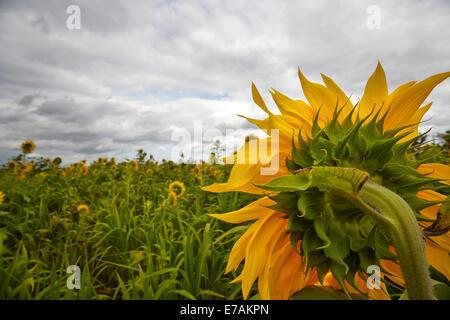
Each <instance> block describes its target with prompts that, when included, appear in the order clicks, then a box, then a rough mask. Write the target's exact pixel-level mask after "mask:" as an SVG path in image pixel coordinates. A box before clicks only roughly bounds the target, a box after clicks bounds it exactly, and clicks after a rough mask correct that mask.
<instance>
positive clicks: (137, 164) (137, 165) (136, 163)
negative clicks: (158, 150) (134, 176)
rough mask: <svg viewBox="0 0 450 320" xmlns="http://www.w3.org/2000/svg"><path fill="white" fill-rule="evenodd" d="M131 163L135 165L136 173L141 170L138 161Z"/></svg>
mask: <svg viewBox="0 0 450 320" xmlns="http://www.w3.org/2000/svg"><path fill="white" fill-rule="evenodd" d="M131 163H132V164H133V169H134V171H138V170H139V163H138V162H137V161H136V160H133V161H132V162H131Z"/></svg>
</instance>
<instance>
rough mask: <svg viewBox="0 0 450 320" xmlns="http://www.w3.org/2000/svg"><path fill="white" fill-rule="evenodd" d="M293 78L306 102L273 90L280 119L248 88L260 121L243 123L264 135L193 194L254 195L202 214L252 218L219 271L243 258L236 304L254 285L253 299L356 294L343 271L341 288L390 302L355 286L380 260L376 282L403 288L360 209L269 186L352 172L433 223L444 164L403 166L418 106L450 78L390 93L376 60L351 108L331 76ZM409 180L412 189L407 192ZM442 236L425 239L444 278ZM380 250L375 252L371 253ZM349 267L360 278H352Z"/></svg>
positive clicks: (445, 242) (315, 192)
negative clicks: (219, 178)
mask: <svg viewBox="0 0 450 320" xmlns="http://www.w3.org/2000/svg"><path fill="white" fill-rule="evenodd" d="M298 75H299V78H300V83H301V86H302V89H303V93H304V96H305V98H306V100H307V101H303V100H296V99H291V98H289V97H287V96H285V95H283V94H282V93H280V92H278V91H276V90H272V91H271V92H270V93H271V95H272V97H273V99H274V101H275V103H276V105H277V107H278V109H279V111H280V113H281V114H274V113H273V112H271V111H270V110H269V109H268V108H267V106H266V104H265V102H264V101H263V99H262V97H261V95H260V94H259V92H258V90H257V89H256V87H255V85H253V84H252V94H253V100H254V101H255V103H256V104H257V105H258V106H259V107H260V108H261V109H262V110H263V111H264V112H265V113H266V114H267V118H266V119H263V120H256V119H250V118H246V119H247V120H248V121H249V122H251V123H252V124H255V125H256V126H258V127H259V128H261V129H263V130H266V131H265V133H267V134H268V135H269V137H268V138H264V139H260V138H256V139H250V138H249V139H246V142H245V144H244V146H243V147H242V148H241V149H240V150H239V151H238V152H236V153H235V154H234V155H231V156H230V157H228V158H226V159H225V160H227V161H226V163H230V162H232V163H234V166H233V169H232V171H231V173H230V176H229V178H228V181H227V182H226V183H215V184H212V185H210V186H207V187H203V188H202V189H203V190H206V191H211V192H230V191H240V192H246V193H252V194H258V195H261V198H260V199H259V200H257V201H255V202H253V203H251V204H249V205H248V206H246V207H244V208H242V209H240V210H236V211H233V212H230V213H226V214H211V216H213V217H215V218H217V219H220V220H223V221H226V222H229V223H242V222H246V221H251V220H254V223H253V224H252V225H250V227H249V228H248V229H247V231H246V232H245V233H244V234H243V235H242V237H241V238H240V239H239V240H238V241H237V242H236V243H235V245H234V246H233V249H232V251H231V254H230V256H229V259H228V265H227V268H226V272H227V273H228V272H230V271H232V270H237V268H238V266H239V265H240V264H241V262H242V261H244V260H245V261H244V268H243V269H242V272H241V274H240V275H239V276H238V278H237V279H235V280H234V282H241V283H242V291H243V295H244V298H246V297H247V296H248V295H249V293H250V290H251V288H252V286H253V283H254V282H255V280H256V279H258V291H259V293H260V297H261V298H262V299H288V298H290V297H291V296H292V295H293V294H294V293H296V292H298V291H300V290H301V289H303V288H305V287H306V286H310V285H315V284H317V283H318V282H320V283H321V284H322V285H324V286H329V287H333V288H342V285H344V290H345V289H348V291H350V293H355V292H357V291H355V289H353V286H354V285H355V284H352V283H349V282H347V280H343V275H350V274H352V275H354V278H353V279H352V278H351V277H349V278H348V279H350V280H349V281H350V282H352V281H354V282H355V283H356V284H357V287H358V288H359V289H360V290H361V291H363V292H365V293H366V294H367V295H368V296H369V297H370V298H373V299H385V298H389V295H387V294H386V292H385V291H383V290H368V289H367V287H366V286H365V285H364V284H365V280H366V279H365V278H366V277H367V275H365V274H364V272H365V270H364V269H363V268H362V266H363V265H365V261H364V258H365V257H369V258H370V259H372V258H376V259H379V262H380V263H381V267H382V268H383V269H384V270H386V271H387V272H389V274H388V273H386V274H384V273H383V274H382V276H383V277H384V276H387V277H389V278H390V279H391V280H393V281H395V282H397V284H399V285H401V286H402V285H404V283H403V279H402V275H401V272H400V267H399V265H398V264H397V263H395V262H394V261H390V260H389V258H392V254H389V247H388V245H389V243H388V242H386V240H385V238H384V234H383V232H382V230H379V229H375V227H374V226H373V223H372V222H371V221H370V219H365V218H363V217H361V216H360V215H359V211H356V212H355V211H351V212H350V211H345V210H347V209H348V208H350V207H349V206H342V207H340V205H341V202H340V201H332V200H331V199H334V198H333V195H332V194H330V193H329V192H328V191H327V190H326V189H319V188H315V189H314V188H309V189H308V190H306V191H301V190H298V191H289V192H287V191H285V190H291V189H290V186H289V185H284V189H283V188H281V187H279V188H280V189H278V191H274V190H276V187H277V186H276V183H274V182H273V181H281V180H280V179H284V180H283V181H287V180H286V179H285V178H286V177H288V178H289V177H295V178H294V179H302V178H303V177H306V175H304V174H303V173H305V174H306V173H308V172H310V171H311V167H313V168H314V167H319V168H320V167H321V166H324V167H330V169H332V168H333V167H344V168H355V169H359V170H363V171H364V172H368V173H369V174H370V176H371V179H373V180H374V181H377V182H379V183H380V184H383V185H384V186H385V187H387V188H389V189H391V190H395V192H397V193H398V194H400V196H402V197H403V198H404V199H405V201H408V203H409V205H410V206H411V208H413V210H415V211H416V212H417V214H419V212H420V214H422V215H423V216H425V217H426V218H428V219H438V216H437V212H438V210H439V205H437V204H436V203H437V202H438V201H443V200H445V195H442V194H440V193H438V192H437V191H435V190H433V188H434V187H433V186H430V183H436V180H433V179H431V178H430V177H432V176H431V175H434V178H437V179H441V183H446V182H448V181H449V180H448V179H450V169H449V166H446V165H442V164H427V165H421V166H418V164H417V165H416V167H414V168H411V167H410V166H409V163H410V162H409V160H408V158H407V154H406V151H407V148H408V147H409V146H410V145H411V144H412V142H413V141H414V139H415V138H416V137H417V136H418V125H419V122H420V121H421V119H422V117H423V115H424V114H425V112H426V111H427V110H428V109H429V108H430V106H431V103H429V104H426V105H424V106H422V104H423V103H424V101H425V99H426V98H427V96H428V95H429V94H430V92H431V91H432V90H433V88H434V87H435V86H437V85H438V84H439V83H441V82H442V81H444V80H445V79H446V78H448V77H449V76H450V72H447V73H441V74H437V75H434V76H431V77H429V78H427V79H425V80H423V81H420V82H415V81H412V82H407V83H405V84H403V85H401V86H399V87H398V88H397V89H395V90H393V91H392V92H389V91H388V86H387V81H386V77H385V73H384V70H383V68H382V67H381V64H380V63H378V65H377V67H376V69H375V71H374V73H373V74H372V76H371V77H370V78H369V80H368V82H367V84H366V87H365V89H364V94H363V96H362V98H361V100H360V101H359V103H358V105H357V106H354V105H353V103H352V102H351V101H350V99H349V98H348V97H347V95H346V94H345V93H344V91H342V90H341V89H340V88H339V87H338V86H337V85H336V83H335V82H334V81H333V80H332V79H331V78H329V77H327V76H325V75H322V79H323V82H324V85H322V84H319V83H313V82H311V81H309V80H308V79H307V78H306V77H305V76H304V75H303V73H302V72H301V71H300V70H299V72H298ZM253 140H256V141H253ZM250 145H256V146H257V147H258V149H257V150H259V151H260V150H261V149H262V150H264V151H265V152H256V151H254V150H253V154H250V152H249V150H250V151H251V150H252V149H250ZM273 145H275V146H277V147H272V146H273ZM255 153H256V154H255ZM252 159H255V161H252ZM228 161H230V162H228ZM272 167H275V168H277V170H275V171H273V172H272V173H270V174H267V173H264V170H263V169H270V168H272ZM416 170H417V171H416ZM347 172H350V171H347ZM352 172H353V171H352ZM398 172H401V173H400V174H399V173H398ZM421 174H422V175H426V174H428V175H429V177H428V176H422V175H421ZM297 177H298V178H297ZM274 178H275V179H274ZM278 178H279V179H278ZM276 179H278V180H276ZM308 179H309V178H308ZM405 179H406V180H405ZM337 181H339V179H338V180H337ZM412 181H415V182H416V183H417V185H416V186H413V185H411V183H412ZM425 185H427V187H428V188H430V190H427V188H426V187H424V186H425ZM441 189H442V188H441ZM268 190H269V191H268ZM283 190H284V191H283ZM436 190H440V189H439V188H438V187H436ZM427 201H428V202H427ZM429 201H435V202H429ZM343 217H344V218H343ZM353 217H355V219H353ZM339 219H341V220H339ZM419 224H420V226H421V227H422V228H423V227H426V226H428V227H431V222H420V223H419ZM438 231H439V230H438ZM330 239H331V240H330ZM336 239H339V240H338V241H336ZM374 239H376V245H375V244H373V243H374V242H373V241H375V240H374ZM449 239H450V238H449V234H448V233H444V234H442V233H440V234H439V233H438V232H436V233H435V234H434V237H433V239H432V240H433V241H431V240H427V243H428V246H427V249H426V250H427V252H426V254H427V257H428V259H429V263H430V264H431V265H432V266H433V267H434V268H435V269H437V270H438V271H439V272H441V273H442V274H443V275H444V276H446V277H447V279H450V269H449V266H450V258H449V256H448V253H449V247H450V241H449ZM366 244H367V245H368V247H367V248H366V247H365V246H366ZM369 245H370V246H369ZM363 249H364V250H365V251H364V252H363ZM366 249H367V250H366ZM381 249H384V251H383V252H381V251H377V250H381ZM366 253H367V254H366ZM353 267H355V268H356V269H355V270H358V271H361V270H362V269H363V270H362V271H363V272H362V273H356V274H355V273H353V269H352V268H353ZM345 287H346V288H345ZM382 287H383V285H382Z"/></svg>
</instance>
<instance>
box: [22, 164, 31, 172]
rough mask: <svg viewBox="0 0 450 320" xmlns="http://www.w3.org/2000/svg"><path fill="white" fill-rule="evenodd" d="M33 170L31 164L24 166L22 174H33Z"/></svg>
mask: <svg viewBox="0 0 450 320" xmlns="http://www.w3.org/2000/svg"><path fill="white" fill-rule="evenodd" d="M31 170H33V166H32V165H31V164H29V163H24V164H23V169H22V173H28V172H31Z"/></svg>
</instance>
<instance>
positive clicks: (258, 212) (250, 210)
mask: <svg viewBox="0 0 450 320" xmlns="http://www.w3.org/2000/svg"><path fill="white" fill-rule="evenodd" d="M274 204H276V202H275V201H273V200H271V199H269V198H268V197H264V198H261V199H258V200H256V201H254V202H252V203H250V204H249V205H247V206H245V207H243V208H242V209H239V210H236V211H231V212H228V213H223V214H215V213H211V214H209V216H211V217H213V218H217V219H219V220H222V221H225V222H229V223H241V222H245V221H249V220H255V219H260V218H263V217H264V216H265V215H266V214H268V213H273V212H274V210H273V209H270V208H268V206H272V205H274Z"/></svg>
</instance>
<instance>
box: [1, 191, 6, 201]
mask: <svg viewBox="0 0 450 320" xmlns="http://www.w3.org/2000/svg"><path fill="white" fill-rule="evenodd" d="M5 196H6V195H5V194H4V193H3V192H2V191H0V204H2V203H3V201H4V199H5Z"/></svg>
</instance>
